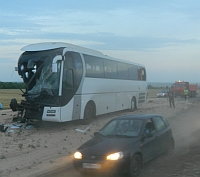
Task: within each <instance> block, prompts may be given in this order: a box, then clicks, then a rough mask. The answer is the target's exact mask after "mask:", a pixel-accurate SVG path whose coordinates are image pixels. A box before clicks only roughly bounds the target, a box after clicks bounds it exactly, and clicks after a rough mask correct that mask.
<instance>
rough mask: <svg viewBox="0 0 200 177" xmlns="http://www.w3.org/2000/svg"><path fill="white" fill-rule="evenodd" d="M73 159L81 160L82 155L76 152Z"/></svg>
mask: <svg viewBox="0 0 200 177" xmlns="http://www.w3.org/2000/svg"><path fill="white" fill-rule="evenodd" d="M74 158H75V159H82V154H81V153H80V152H78V151H77V152H75V153H74Z"/></svg>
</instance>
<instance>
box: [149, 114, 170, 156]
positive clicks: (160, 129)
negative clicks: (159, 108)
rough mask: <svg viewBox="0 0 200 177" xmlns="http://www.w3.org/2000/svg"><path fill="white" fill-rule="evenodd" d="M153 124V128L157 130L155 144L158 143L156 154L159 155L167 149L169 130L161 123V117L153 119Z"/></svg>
mask: <svg viewBox="0 0 200 177" xmlns="http://www.w3.org/2000/svg"><path fill="white" fill-rule="evenodd" d="M153 122H154V125H155V128H156V130H157V133H156V136H157V143H158V147H159V148H158V152H157V153H158V154H157V155H160V154H161V153H163V152H164V151H165V149H167V146H168V142H169V129H168V128H167V126H166V124H165V122H164V121H163V119H162V117H160V116H156V117H153Z"/></svg>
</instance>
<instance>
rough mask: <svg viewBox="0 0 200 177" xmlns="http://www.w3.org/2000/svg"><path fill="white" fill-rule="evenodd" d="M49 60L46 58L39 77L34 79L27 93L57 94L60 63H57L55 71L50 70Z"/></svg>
mask: <svg viewBox="0 0 200 177" xmlns="http://www.w3.org/2000/svg"><path fill="white" fill-rule="evenodd" d="M50 61H51V60H46V62H45V64H44V66H43V68H42V71H41V74H40V77H39V79H38V80H36V84H35V86H34V87H33V88H32V89H31V90H29V91H28V93H29V94H39V93H42V92H43V93H46V94H49V95H52V96H53V95H57V94H58V88H59V77H60V64H58V70H57V72H56V73H53V72H52V66H51V62H50Z"/></svg>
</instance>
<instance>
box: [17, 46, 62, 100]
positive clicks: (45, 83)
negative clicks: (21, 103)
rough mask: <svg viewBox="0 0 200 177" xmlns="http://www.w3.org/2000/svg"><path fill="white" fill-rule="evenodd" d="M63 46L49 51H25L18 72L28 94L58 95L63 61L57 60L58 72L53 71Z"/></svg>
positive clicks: (35, 95)
mask: <svg viewBox="0 0 200 177" xmlns="http://www.w3.org/2000/svg"><path fill="white" fill-rule="evenodd" d="M61 52H62V48H60V49H54V50H49V51H39V52H37V51H36V52H24V53H23V54H22V55H21V57H20V58H19V61H18V68H19V70H18V73H19V75H21V77H22V78H23V81H24V82H25V84H26V94H27V93H28V94H29V95H32V97H37V96H39V95H45V94H46V95H51V96H57V95H58V90H59V80H60V70H61V63H60V61H57V63H56V64H57V69H56V72H52V62H53V59H54V58H55V57H56V56H58V55H60V54H61Z"/></svg>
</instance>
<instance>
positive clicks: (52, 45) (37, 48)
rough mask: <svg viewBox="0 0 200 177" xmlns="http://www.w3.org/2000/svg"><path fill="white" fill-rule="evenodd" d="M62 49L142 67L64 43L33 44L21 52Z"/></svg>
mask: <svg viewBox="0 0 200 177" xmlns="http://www.w3.org/2000/svg"><path fill="white" fill-rule="evenodd" d="M62 47H64V48H68V49H71V50H73V51H80V52H83V53H85V54H93V55H96V56H99V57H103V58H107V59H110V60H116V61H119V62H125V63H130V64H135V65H139V66H143V67H144V65H142V64H138V63H134V62H130V61H125V60H121V59H117V58H113V57H110V56H107V55H104V54H103V53H102V52H99V51H97V50H93V49H89V48H85V47H80V46H77V45H73V44H69V43H64V42H43V43H35V44H30V45H27V46H25V47H23V48H22V49H21V50H22V51H27V52H33V51H44V50H51V49H57V48H62Z"/></svg>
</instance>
